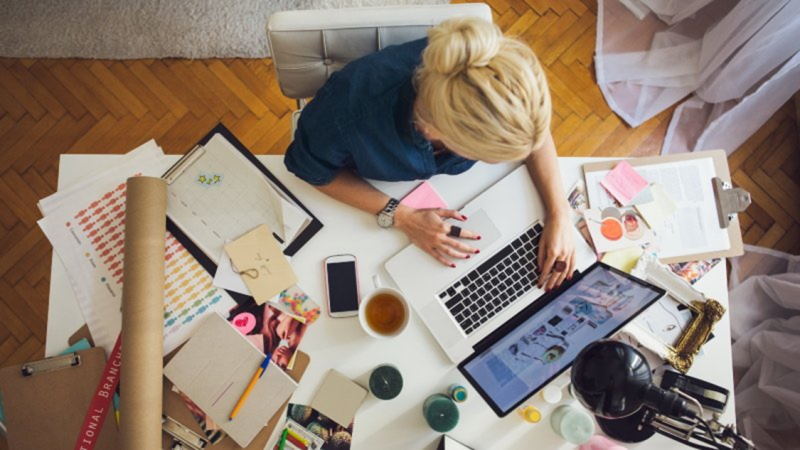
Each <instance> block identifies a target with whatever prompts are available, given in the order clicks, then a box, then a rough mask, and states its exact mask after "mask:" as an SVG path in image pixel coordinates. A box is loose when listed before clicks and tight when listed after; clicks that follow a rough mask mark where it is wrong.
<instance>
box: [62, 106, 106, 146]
mask: <svg viewBox="0 0 800 450" xmlns="http://www.w3.org/2000/svg"><path fill="white" fill-rule="evenodd" d="M116 124H117V120H116V119H114V117H113V116H112V115H111V114H108V115H106V116H105V117H103V118H102V119H100V121H98V122H96V123H95V124H94V125H92V127H91V128H89V130H88V131H86V133H84V134H83V136H81V137H80V139H78V140H77V141H75V142H74V143H73V144H72V145H70V147H69V149H67V153H92V152H96V151H98V150H102V149H98V148H97V146H96V145H95V144H96V143H97V141H98V140H100V139H101V138H102V137H103V135H105V134H106V133H108V132H109V131H110V130H111V129H112V128H114V126H115V125H116Z"/></svg>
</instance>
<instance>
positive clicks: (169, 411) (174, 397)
mask: <svg viewBox="0 0 800 450" xmlns="http://www.w3.org/2000/svg"><path fill="white" fill-rule="evenodd" d="M309 362H311V359H310V358H309V356H308V355H307V354H305V353H303V352H301V351H299V350H298V352H297V357H296V358H295V361H294V367H293V368H292V370H287V371H286V373H288V374H289V376H290V377H292V379H294V381H297V382H298V383H299V382H300V379H301V378H302V377H303V373H305V371H306V368H308V364H309ZM171 388H172V383H170V382H169V380H167V379H166V378H164V414H166V415H168V416H170V417H171V418H173V419H175V420H176V421H178V422H179V423H181V424H183V425H184V426H186V428H189V429H190V430H192V431H194V432H195V433H197V434H199V435H200V436H203V432H202V430H201V429H200V425H198V424H197V421H196V420H195V419H194V417H192V414H191V413H190V412H189V409H188V408H187V407H186V403H184V401H183V399H182V398H181V396H180V395H178V394H177V393H175V392H173V391H172V389H171ZM288 403H289V401H288V400H287V401H286V402H284V404H283V406H282V407H281V409H280V410H278V412H277V413H275V415H273V416H272V418H270V420H269V422H267V423H266V424H264V425H265V426H264V429H262V430H261V431H260V432H259V433H258V434H257V435H256V437H255V438H254V439H253V440H252V441H251V442H250V445H248V446H247V447H244V448H246V449H248V450H256V449H257V450H262V449H263V448H264V447H265V446H266V445H267V439H269V437H270V435H271V434H272V431H273V430H274V429H275V427H276V426H278V425H281V424H283V422H284V420H285V410H286V405H287V404H288ZM163 435H164V439H163V448H170V445H171V442H172V438H171V437H170V436H169V435H167V434H166V433H163ZM209 448H212V449H214V450H229V449H239V448H242V447H239V446H238V445H236V443H235V442H233V439H231V438H230V437H227V436H226V437H225V438H224V439H223V440H221V441H220V442H218V443H216V444H214V445H212V446H210V447H209Z"/></svg>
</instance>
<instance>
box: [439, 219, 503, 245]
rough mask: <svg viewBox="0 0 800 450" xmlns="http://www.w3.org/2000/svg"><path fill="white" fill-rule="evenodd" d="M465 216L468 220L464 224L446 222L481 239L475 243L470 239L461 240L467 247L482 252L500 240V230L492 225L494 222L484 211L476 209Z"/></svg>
mask: <svg viewBox="0 0 800 450" xmlns="http://www.w3.org/2000/svg"><path fill="white" fill-rule="evenodd" d="M465 214H466V216H467V219H468V220H467V221H466V222H460V221H457V220H448V222H449V223H450V224H452V225H457V226H459V227H461V228H463V229H465V230H469V231H472V232H473V233H478V234H479V235H480V237H481V238H480V240H477V241H476V240H472V239H463V240H464V241H465V243H466V244H467V245H469V246H470V247H474V248H477V249H478V250H483V249H485V248H487V247H489V246H490V245H492V244H493V243H494V241H496V240H497V239H498V238H500V230H498V229H497V227H496V226H495V225H494V222H492V219H490V218H489V214H487V213H486V211H484V210H482V209H477V210H475V211H472V212H470V213H468V214H467V213H465Z"/></svg>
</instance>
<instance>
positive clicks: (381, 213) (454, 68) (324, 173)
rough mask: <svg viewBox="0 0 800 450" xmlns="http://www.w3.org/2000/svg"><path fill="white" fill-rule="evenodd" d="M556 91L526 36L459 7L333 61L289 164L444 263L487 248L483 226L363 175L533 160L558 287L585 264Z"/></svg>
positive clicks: (546, 258) (424, 173) (392, 177)
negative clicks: (367, 50) (424, 28)
mask: <svg viewBox="0 0 800 450" xmlns="http://www.w3.org/2000/svg"><path fill="white" fill-rule="evenodd" d="M550 116H551V105H550V94H549V92H548V88H547V81H546V79H545V76H544V73H543V70H542V67H541V66H540V65H539V62H538V60H537V59H536V57H535V55H534V54H533V52H532V51H531V49H530V48H529V47H528V46H527V45H525V44H524V43H522V42H520V41H517V40H515V39H511V38H506V37H504V36H503V35H502V33H501V31H500V29H499V28H497V26H495V25H493V24H491V23H488V22H485V21H483V20H481V19H478V18H459V19H451V20H448V21H446V22H443V23H442V24H440V25H438V26H436V27H434V28H432V29H431V30H430V31H429V32H428V38H427V39H420V40H417V41H412V42H408V43H406V44H402V45H396V46H391V47H387V48H385V49H384V50H381V51H379V52H376V53H373V54H370V55H367V56H364V57H362V58H360V59H358V60H355V61H353V62H351V63H349V64H348V65H346V66H345V67H344V68H343V69H342V70H340V71H339V72H336V73H334V74H333V75H332V76H331V77H330V79H329V80H328V81H327V82H326V83H325V85H324V86H323V87H322V88H320V90H319V91H318V92H317V95H316V96H315V97H314V99H313V100H312V101H311V102H310V103H309V104H308V105H307V106H306V108H305V109H304V110H303V114H302V115H301V117H300V121H299V123H298V127H297V132H296V133H295V140H294V142H292V144H291V145H290V147H289V149H288V150H287V153H286V167H287V168H288V169H289V171H291V172H293V173H294V174H295V175H297V176H298V177H300V178H302V179H304V180H305V181H307V182H309V183H311V184H313V185H315V186H316V187H317V188H318V189H319V190H320V191H322V192H324V193H325V194H327V195H329V196H331V197H333V198H335V199H337V200H339V201H341V202H344V203H346V204H348V205H351V206H354V207H356V208H358V209H361V210H362V211H366V212H368V213H370V214H375V215H376V216H377V218H378V224H379V225H380V226H382V227H385V228H388V227H392V226H393V227H395V228H398V229H399V230H401V231H403V232H404V233H405V234H406V235H407V236H408V237H409V239H410V240H411V242H413V243H414V244H415V245H417V246H418V247H419V248H421V249H422V250H424V251H425V252H427V253H428V254H430V255H431V256H432V257H434V258H436V259H437V260H439V261H440V262H442V264H446V265H449V266H451V267H455V264H454V263H453V259H464V258H469V257H470V255H472V254H475V253H478V250H476V249H474V248H473V247H471V246H469V245H468V244H467V243H466V242H465V241H463V240H457V239H455V238H456V237H460V238H465V239H480V236H478V235H477V234H475V233H473V232H471V231H469V230H462V229H461V228H460V227H455V226H451V225H449V224H448V223H447V222H445V221H444V220H445V219H455V220H462V221H463V220H465V219H466V218H465V217H463V216H462V215H461V214H459V213H458V212H456V211H453V210H445V209H413V208H410V207H407V206H405V205H399V204H398V202H397V200H395V199H391V198H390V197H388V196H387V195H385V194H383V193H382V192H380V191H378V190H377V189H375V188H374V187H372V186H371V185H370V184H368V183H367V182H366V181H365V180H364V178H372V179H379V180H387V181H400V180H415V179H426V178H429V177H431V176H432V175H435V174H439V173H446V174H451V175H455V174H458V173H461V172H464V171H466V170H467V169H469V168H470V167H472V165H473V164H474V163H475V162H476V161H483V162H486V163H497V162H503V161H524V162H525V164H526V165H527V167H528V170H529V172H530V175H531V178H532V179H533V182H534V184H535V186H536V188H537V189H538V191H539V193H540V195H541V197H542V199H543V201H544V203H545V206H546V209H547V226H546V227H545V231H544V235H543V237H542V239H541V241H540V251H539V264H538V265H539V267H541V274H540V278H539V286H540V287H544V288H545V289H547V290H550V289H553V288H555V287H557V286H558V285H559V284H561V282H562V281H563V280H564V279H565V278H567V277H568V276H570V274H571V273H572V272H573V270H574V267H575V257H574V253H575V250H574V243H573V240H572V239H573V238H572V236H573V232H572V224H571V221H570V219H569V205H568V204H567V201H566V196H565V194H564V191H563V187H562V185H561V177H560V174H559V170H558V162H557V160H556V150H555V145H554V143H553V138H552V136H551V134H550V130H549V127H550Z"/></svg>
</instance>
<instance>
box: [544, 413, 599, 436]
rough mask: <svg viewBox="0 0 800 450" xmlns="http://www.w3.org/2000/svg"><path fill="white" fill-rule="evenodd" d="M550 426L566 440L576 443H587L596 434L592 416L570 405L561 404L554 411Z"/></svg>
mask: <svg viewBox="0 0 800 450" xmlns="http://www.w3.org/2000/svg"><path fill="white" fill-rule="evenodd" d="M550 426H552V427H553V431H555V432H556V433H557V434H558V435H559V436H561V437H562V438H564V440H565V441H567V442H569V443H570V444H574V445H581V444H585V443H586V442H588V441H589V439H590V438H591V437H592V435H593V434H594V420H592V416H591V415H589V413H587V412H586V411H584V410H582V409H579V408H576V407H574V406H570V405H561V406H559V407H558V408H556V409H555V411H553V414H552V415H551V416H550Z"/></svg>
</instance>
